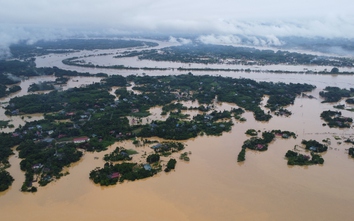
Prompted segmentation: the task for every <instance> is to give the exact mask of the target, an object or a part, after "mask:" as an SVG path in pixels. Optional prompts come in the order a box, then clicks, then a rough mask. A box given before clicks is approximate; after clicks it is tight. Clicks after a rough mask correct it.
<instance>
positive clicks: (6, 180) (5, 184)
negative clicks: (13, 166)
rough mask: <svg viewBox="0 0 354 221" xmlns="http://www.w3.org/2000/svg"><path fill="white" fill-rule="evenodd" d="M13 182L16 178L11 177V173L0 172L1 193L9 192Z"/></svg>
mask: <svg viewBox="0 0 354 221" xmlns="http://www.w3.org/2000/svg"><path fill="white" fill-rule="evenodd" d="M13 181H14V178H13V177H12V176H11V175H10V173H9V172H7V171H6V170H0V192H3V191H5V190H7V189H8V188H9V187H10V186H11V184H12V182H13Z"/></svg>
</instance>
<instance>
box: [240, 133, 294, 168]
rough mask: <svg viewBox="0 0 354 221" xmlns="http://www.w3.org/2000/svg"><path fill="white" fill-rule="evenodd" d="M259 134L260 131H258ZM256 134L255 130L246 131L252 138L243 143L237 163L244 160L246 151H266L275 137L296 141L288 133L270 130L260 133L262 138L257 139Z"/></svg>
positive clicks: (292, 134)
mask: <svg viewBox="0 0 354 221" xmlns="http://www.w3.org/2000/svg"><path fill="white" fill-rule="evenodd" d="M258 132H260V131H258ZM258 132H257V131H256V130H255V129H248V130H247V131H246V133H245V134H247V135H250V136H252V137H251V138H250V139H248V140H246V141H244V142H243V145H242V148H241V151H240V152H239V154H238V155H237V162H243V161H245V160H246V149H250V150H254V151H266V150H268V144H269V143H271V142H272V141H273V140H274V139H275V138H276V137H280V138H284V139H288V138H290V137H293V138H294V139H296V137H297V136H296V134H295V133H293V132H290V131H282V130H272V131H270V132H269V131H268V132H267V131H264V132H262V138H260V137H258V136H257V135H258Z"/></svg>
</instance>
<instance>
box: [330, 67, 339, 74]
mask: <svg viewBox="0 0 354 221" xmlns="http://www.w3.org/2000/svg"><path fill="white" fill-rule="evenodd" d="M331 73H334V74H336V73H339V69H338V68H332V70H331Z"/></svg>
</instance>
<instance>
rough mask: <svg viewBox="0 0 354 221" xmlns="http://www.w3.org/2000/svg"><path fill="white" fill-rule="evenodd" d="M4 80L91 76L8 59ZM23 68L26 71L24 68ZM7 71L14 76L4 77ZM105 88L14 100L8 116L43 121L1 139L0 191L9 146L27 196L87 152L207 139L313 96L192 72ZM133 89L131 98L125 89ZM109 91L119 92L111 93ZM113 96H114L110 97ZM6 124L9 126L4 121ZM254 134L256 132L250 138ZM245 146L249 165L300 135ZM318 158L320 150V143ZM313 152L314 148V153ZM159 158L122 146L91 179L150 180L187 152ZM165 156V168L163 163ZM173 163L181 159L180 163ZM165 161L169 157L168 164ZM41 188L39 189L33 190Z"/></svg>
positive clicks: (125, 80)
mask: <svg viewBox="0 0 354 221" xmlns="http://www.w3.org/2000/svg"><path fill="white" fill-rule="evenodd" d="M0 67H1V68H2V70H4V71H2V72H0V74H1V76H2V77H3V78H4V79H5V78H6V79H7V81H9V82H10V83H9V84H8V83H6V86H5V87H6V89H5V92H6V93H7V91H10V90H9V89H8V85H14V84H16V83H18V79H17V78H12V77H11V76H16V77H18V78H21V77H30V76H37V75H40V74H43V75H51V76H55V77H56V80H55V82H62V83H63V84H65V83H66V82H67V81H68V79H70V77H72V76H78V75H83V76H88V75H89V74H88V73H78V72H72V71H65V70H60V69H58V68H55V67H54V68H36V67H35V65H34V64H33V60H26V61H22V62H21V61H9V63H7V62H4V66H1V65H0ZM22 68H23V69H22ZM5 72H6V73H10V74H11V75H10V74H5ZM95 76H99V77H101V78H102V80H101V82H100V83H95V84H92V85H87V86H85V87H80V88H71V89H68V90H66V91H57V90H52V91H51V92H49V93H47V94H29V95H26V96H21V97H14V98H12V99H10V101H9V103H8V105H7V106H6V107H5V108H6V114H7V115H9V116H14V115H20V116H23V115H25V114H32V113H41V114H43V115H44V119H43V120H38V121H32V122H27V123H26V124H25V125H23V126H20V127H19V128H16V129H15V131H14V132H12V133H2V134H1V135H0V138H1V141H2V142H0V160H1V170H0V171H1V176H4V177H5V178H3V179H1V180H0V182H1V185H2V186H1V189H2V190H5V189H6V188H7V187H8V186H10V185H11V182H12V181H11V175H10V174H8V173H6V171H5V169H6V167H8V166H9V163H8V157H9V156H10V155H11V154H12V149H11V148H12V147H14V146H16V145H18V147H17V151H18V152H19V158H20V159H21V164H20V166H21V170H23V171H24V172H25V181H24V183H23V185H22V188H21V190H22V191H31V192H35V191H37V186H38V185H39V186H45V185H47V184H48V183H50V182H52V181H54V180H56V179H60V178H61V177H62V176H64V175H67V173H65V172H63V168H64V167H67V166H70V164H71V163H73V162H77V161H78V160H80V159H81V157H82V154H83V153H84V152H85V151H102V150H106V149H107V148H108V146H110V145H112V144H113V143H115V142H117V141H123V140H130V139H132V140H134V141H133V142H135V141H137V140H138V139H147V138H149V137H152V136H157V137H160V138H164V139H169V140H186V139H189V138H193V137H197V136H203V135H209V136H220V135H222V134H223V133H224V132H227V131H230V130H231V128H232V125H233V124H234V122H238V121H243V120H245V119H244V118H243V117H242V114H243V113H244V112H245V111H250V112H252V113H253V115H254V118H255V119H256V120H257V121H263V122H267V121H269V120H270V119H271V118H272V115H275V114H276V113H278V112H279V111H284V110H285V107H286V106H288V105H291V104H293V103H294V100H295V98H296V97H297V96H300V95H301V94H302V93H303V92H308V91H311V90H313V89H314V88H315V87H314V86H312V85H309V84H293V83H290V84H285V83H272V82H256V81H254V80H251V79H244V78H238V79H235V78H228V77H221V76H209V75H202V76H196V75H193V74H192V73H188V74H183V75H177V76H146V75H145V76H136V75H130V76H127V77H123V76H119V75H114V76H108V75H106V74H102V73H100V74H97V75H95ZM131 85H134V87H133V88H132V89H133V90H134V91H139V92H140V93H134V92H133V91H131V90H128V87H129V86H131ZM112 87H117V88H118V89H116V90H115V91H112ZM113 94H114V95H113ZM264 96H269V99H268V102H267V104H266V107H267V108H269V112H265V111H264V110H263V109H262V108H261V107H260V104H261V101H262V100H263V98H264ZM187 101H197V102H198V105H199V106H198V107H197V108H195V107H187V106H185V105H184V104H185V102H187ZM216 102H228V103H231V104H235V105H237V108H233V109H231V110H223V111H219V110H216V108H215V103H216ZM156 106H162V110H163V112H165V113H164V114H166V115H168V117H167V118H166V119H165V120H153V121H149V122H148V123H146V124H141V123H139V124H131V123H130V122H129V117H134V118H142V117H146V116H149V115H150V112H149V110H150V109H151V108H153V107H156ZM193 109H197V110H199V111H201V112H200V113H198V114H196V115H195V116H193V117H191V116H189V115H188V114H186V113H185V112H186V111H188V110H193ZM3 124H5V122H3ZM251 135H252V134H251ZM253 135H254V137H252V138H250V139H249V140H247V141H245V142H244V145H243V146H242V150H241V152H240V156H239V157H238V161H243V160H244V159H245V153H246V149H251V150H256V151H265V150H267V149H268V144H269V143H270V142H271V141H272V140H273V139H274V138H275V137H276V136H280V137H282V138H284V139H286V138H289V137H294V138H295V137H296V135H295V134H294V133H292V132H289V131H280V130H274V131H270V132H262V136H261V137H258V134H257V135H256V134H253ZM312 146H315V147H316V150H314V152H321V150H322V147H321V146H317V144H312V143H311V145H310V147H312ZM309 149H311V148H309ZM153 150H154V153H153V154H151V155H148V156H146V163H144V164H139V163H135V162H132V160H131V158H134V154H133V153H132V152H130V150H125V149H123V148H121V147H119V148H118V149H115V150H114V151H113V152H112V153H110V154H108V155H107V156H105V160H106V163H105V164H104V166H103V167H102V168H96V169H95V170H93V171H92V172H91V173H90V179H92V180H93V182H95V183H98V184H100V185H112V184H115V183H117V182H118V181H119V182H123V181H124V180H136V179H141V178H146V177H149V176H153V175H154V174H156V173H158V172H160V171H166V172H168V171H171V170H173V169H174V168H175V166H176V163H177V160H176V159H178V157H175V156H174V153H177V152H180V151H182V150H183V148H181V144H180V143H176V142H172V143H161V146H159V148H157V147H156V148H155V149H153ZM180 157H181V159H183V160H186V161H188V160H189V157H188V154H186V152H185V153H181V156H180ZM163 158H168V161H167V164H166V165H162V164H161V159H163ZM175 158H176V159H175ZM165 160H166V159H165ZM36 183H38V185H37V184H36Z"/></svg>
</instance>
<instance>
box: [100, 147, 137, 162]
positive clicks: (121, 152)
mask: <svg viewBox="0 0 354 221" xmlns="http://www.w3.org/2000/svg"><path fill="white" fill-rule="evenodd" d="M129 155H130V154H129V153H128V151H127V150H126V149H124V148H123V147H117V148H116V149H115V150H114V151H113V152H112V153H110V154H106V155H104V157H103V159H104V160H105V161H112V162H115V161H124V160H131V159H132V157H130V156H129Z"/></svg>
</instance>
